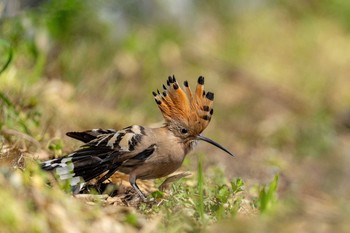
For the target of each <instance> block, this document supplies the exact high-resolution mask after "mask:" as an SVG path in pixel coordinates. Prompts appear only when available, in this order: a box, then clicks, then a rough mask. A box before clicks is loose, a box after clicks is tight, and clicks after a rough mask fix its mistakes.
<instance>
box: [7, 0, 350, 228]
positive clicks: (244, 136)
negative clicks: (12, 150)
mask: <svg viewBox="0 0 350 233" xmlns="http://www.w3.org/2000/svg"><path fill="white" fill-rule="evenodd" d="M0 15H1V19H0V71H1V73H0V104H1V105H0V108H1V109H0V111H1V115H0V117H1V118H0V130H2V131H1V132H2V134H3V136H1V140H2V141H1V143H2V147H3V148H5V146H4V145H5V144H6V143H7V145H8V144H9V145H11V143H13V142H12V141H11V140H10V139H8V138H7V136H6V135H8V134H11V132H10V133H9V129H11V130H15V131H16V132H22V133H24V134H27V135H30V136H31V137H33V138H34V139H35V140H36V141H37V142H39V147H40V148H41V149H43V150H46V149H47V145H50V144H52V141H55V142H57V141H58V142H59V143H61V144H63V145H64V147H62V150H63V151H60V152H57V151H58V150H60V149H61V147H59V148H58V150H54V151H53V152H54V153H59V154H63V153H65V152H68V151H71V150H72V149H74V148H76V147H77V145H78V144H76V143H75V142H72V140H69V139H67V138H66V137H65V136H64V134H65V132H67V131H71V130H84V129H89V128H96V127H100V128H116V129H120V128H123V127H126V126H128V125H131V124H141V125H151V126H152V124H154V123H156V124H157V123H159V122H161V121H162V118H161V114H160V112H159V110H158V109H157V106H156V104H155V103H154V100H153V97H152V94H151V92H152V91H153V90H156V89H157V88H161V86H162V84H163V83H164V82H165V80H166V78H167V76H168V75H172V74H175V76H176V77H177V79H178V80H179V81H184V80H188V81H189V83H190V85H195V83H196V80H197V78H198V76H200V75H203V76H205V77H206V89H207V90H211V91H213V92H214V93H215V103H214V108H215V113H214V117H213V120H212V122H211V124H210V125H209V127H208V128H207V129H206V131H205V132H204V133H205V135H207V136H208V137H210V138H212V139H214V140H216V141H218V142H220V143H221V144H222V145H224V146H225V147H227V148H228V149H229V150H231V151H233V152H234V153H235V154H237V157H236V158H234V159H232V158H230V157H228V156H227V155H225V154H224V153H222V152H220V151H218V150H217V149H215V148H213V147H211V146H209V145H204V144H200V145H199V146H198V148H197V149H196V152H195V153H192V154H191V155H189V156H188V158H187V161H186V166H187V167H188V168H189V170H191V169H192V170H193V168H195V167H196V161H197V156H194V154H196V153H199V152H200V153H202V154H204V156H202V157H203V163H204V169H205V171H204V176H206V174H207V173H210V172H212V170H210V169H209V168H210V167H211V166H216V167H219V168H220V169H221V170H222V171H223V174H224V175H225V176H226V177H227V178H228V179H233V178H235V177H242V179H243V180H244V181H245V183H246V185H247V192H248V193H249V188H251V187H254V186H255V185H259V184H267V183H268V182H270V181H271V180H272V179H273V177H274V176H275V175H276V174H277V175H279V185H278V190H277V196H278V201H277V204H276V205H275V207H274V209H273V211H272V212H271V213H270V214H269V215H263V216H260V215H258V216H256V215H255V214H253V213H251V214H250V213H249V211H248V214H247V213H245V214H238V215H237V216H236V217H231V218H229V220H227V221H225V220H224V221H220V222H217V223H214V224H212V225H211V226H209V227H208V228H207V230H208V231H214V230H217V229H220V230H222V231H231V230H232V229H235V230H236V231H237V232H271V231H279V232H281V231H283V232H296V231H298V232H299V231H300V232H330V231H331V230H332V231H333V230H337V231H338V232H341V231H343V232H346V231H348V232H349V231H350V224H349V222H350V219H349V216H350V182H349V178H350V169H349V164H350V134H349V132H350V77H349V76H350V75H349V74H350V2H349V1H347V0H327V1H326V0H295V1H287V0H265V1H264V0H250V1H243V0H233V1H229V0H223V1H196V0H192V1H184V0H181V1H170V0H167V1H156V0H154V1H92V0H88V1H79V0H61V1H59V0H51V1H34V0H32V1H4V0H2V1H0ZM56 144H57V143H56ZM31 147H33V146H32V145H31V146H28V148H26V149H27V150H28V151H29V152H31V153H34V154H35V153H37V150H38V148H37V147H38V146H37V145H36V147H35V146H34V148H31ZM51 149H52V148H51ZM2 153H3V155H4V154H5V152H4V151H2ZM2 160H3V161H5V160H4V159H2ZM0 162H1V160H0ZM12 162H13V161H12ZM10 163H11V161H10ZM247 195H249V194H247ZM0 219H1V218H0ZM0 222H1V221H0Z"/></svg>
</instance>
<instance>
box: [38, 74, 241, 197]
mask: <svg viewBox="0 0 350 233" xmlns="http://www.w3.org/2000/svg"><path fill="white" fill-rule="evenodd" d="M162 87H163V90H162V91H159V89H157V92H152V94H153V96H154V99H155V102H156V104H157V106H158V108H159V109H160V112H161V113H162V115H163V118H164V120H165V122H164V124H163V125H162V126H161V127H158V128H150V127H145V126H141V125H131V126H129V127H126V128H124V129H121V130H115V129H101V128H98V129H92V130H87V131H82V132H68V133H66V135H67V136H69V137H71V138H74V139H77V140H79V141H82V142H83V143H84V144H83V145H82V146H81V147H80V148H79V149H77V150H76V151H73V152H72V153H70V154H68V155H66V156H63V157H60V158H55V159H51V160H48V161H44V162H42V163H41V167H42V169H44V170H47V171H55V172H56V174H57V175H58V177H59V179H61V180H69V181H70V185H71V187H72V191H73V192H74V193H79V191H80V190H81V189H82V188H83V187H84V185H86V183H87V182H89V181H91V180H92V179H98V180H97V184H100V183H102V182H104V181H106V180H107V179H108V178H109V177H110V176H112V175H113V174H114V173H115V172H117V171H119V172H122V173H125V174H128V175H129V182H130V185H131V187H132V188H133V189H134V190H135V191H136V193H137V194H138V196H139V197H140V198H141V199H142V200H143V201H144V202H146V201H147V200H148V199H147V197H146V195H145V194H144V193H143V192H142V191H141V190H140V188H139V187H138V185H137V183H136V180H137V179H141V180H146V179H156V178H161V177H165V176H168V175H169V174H171V173H173V172H175V171H176V170H177V169H178V168H179V167H180V166H181V165H182V163H183V161H184V159H185V157H186V155H187V154H188V153H189V152H190V151H192V149H193V148H194V147H195V145H196V144H197V142H198V141H205V142H207V143H210V144H212V145H214V146H216V147H217V148H220V149H221V150H223V151H224V152H226V153H227V154H229V155H230V156H235V155H234V154H233V153H231V152H230V151H229V150H227V149H226V148H224V147H223V146H221V145H220V144H218V143H217V142H215V141H213V140H211V139H210V138H207V137H205V136H203V135H202V132H203V131H204V129H205V128H206V127H207V126H208V124H209V122H210V121H211V118H212V115H213V112H214V110H213V101H214V93H213V92H210V91H208V92H206V91H205V90H204V77H203V76H199V78H198V80H197V85H196V88H195V90H194V92H192V91H191V89H190V87H189V83H188V81H184V83H183V88H181V87H180V85H179V83H178V81H177V80H176V78H175V76H174V75H172V76H169V77H168V79H167V80H166V85H163V86H162Z"/></svg>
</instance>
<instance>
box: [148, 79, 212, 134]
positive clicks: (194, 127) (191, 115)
mask: <svg viewBox="0 0 350 233" xmlns="http://www.w3.org/2000/svg"><path fill="white" fill-rule="evenodd" d="M163 89H164V90H163V91H162V92H160V91H159V90H157V93H156V92H153V95H154V98H155V101H156V103H157V104H158V107H159V109H160V111H161V112H162V114H163V117H164V119H165V121H166V123H168V124H169V123H174V122H175V123H176V122H179V123H181V124H184V125H185V126H186V127H187V128H188V129H189V130H190V131H191V134H192V135H198V134H200V133H201V132H202V131H203V130H204V129H205V128H206V127H207V126H208V124H209V122H210V120H211V117H212V115H213V108H212V106H213V100H214V93H212V92H207V93H206V92H205V90H204V77H203V76H200V77H199V78H198V81H197V87H196V90H195V92H194V93H192V91H191V89H190V87H189V85H188V82H187V81H185V82H184V89H182V88H181V87H180V86H179V84H178V82H177V81H176V79H175V76H174V75H173V76H169V78H168V80H167V85H163Z"/></svg>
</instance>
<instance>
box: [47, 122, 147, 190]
mask: <svg viewBox="0 0 350 233" xmlns="http://www.w3.org/2000/svg"><path fill="white" fill-rule="evenodd" d="M67 135H68V136H70V137H72V138H75V139H78V140H80V141H83V142H85V144H84V145H83V146H82V147H81V148H80V149H79V150H77V151H74V152H73V153H71V154H69V155H67V156H65V157H62V158H57V159H53V160H49V161H46V162H44V163H43V164H42V168H43V169H45V170H56V173H57V174H58V175H59V177H60V179H62V180H65V179H71V185H72V186H75V185H77V184H78V183H81V182H87V181H89V180H91V179H93V178H96V177H98V176H100V175H101V174H103V173H104V172H107V171H108V172H107V176H108V177H109V176H110V175H112V174H113V173H114V172H115V171H116V170H117V169H118V167H119V166H120V165H122V164H123V163H124V162H125V160H127V159H128V158H130V157H133V156H137V154H134V153H133V151H134V150H135V148H136V147H137V146H138V145H139V144H140V143H141V141H142V138H143V137H144V136H146V134H145V129H144V128H143V127H142V126H137V125H133V126H129V127H127V128H124V129H122V130H119V131H116V130H111V129H108V130H103V129H93V130H89V131H84V132H70V133H67ZM146 149H147V148H145V150H146ZM127 154H130V156H127ZM119 158H120V159H119ZM107 176H106V175H105V176H104V178H105V179H106V178H108V177H107Z"/></svg>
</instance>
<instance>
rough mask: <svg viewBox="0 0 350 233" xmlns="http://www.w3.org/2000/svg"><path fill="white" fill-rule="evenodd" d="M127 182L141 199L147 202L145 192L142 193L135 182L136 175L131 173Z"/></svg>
mask: <svg viewBox="0 0 350 233" xmlns="http://www.w3.org/2000/svg"><path fill="white" fill-rule="evenodd" d="M129 182H130V184H131V187H133V189H134V190H135V191H136V192H137V194H138V195H139V196H140V197H141V199H142V201H143V202H147V198H146V196H145V194H143V193H142V191H141V190H140V188H139V187H138V186H137V184H136V177H135V176H133V175H130V178H129Z"/></svg>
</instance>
